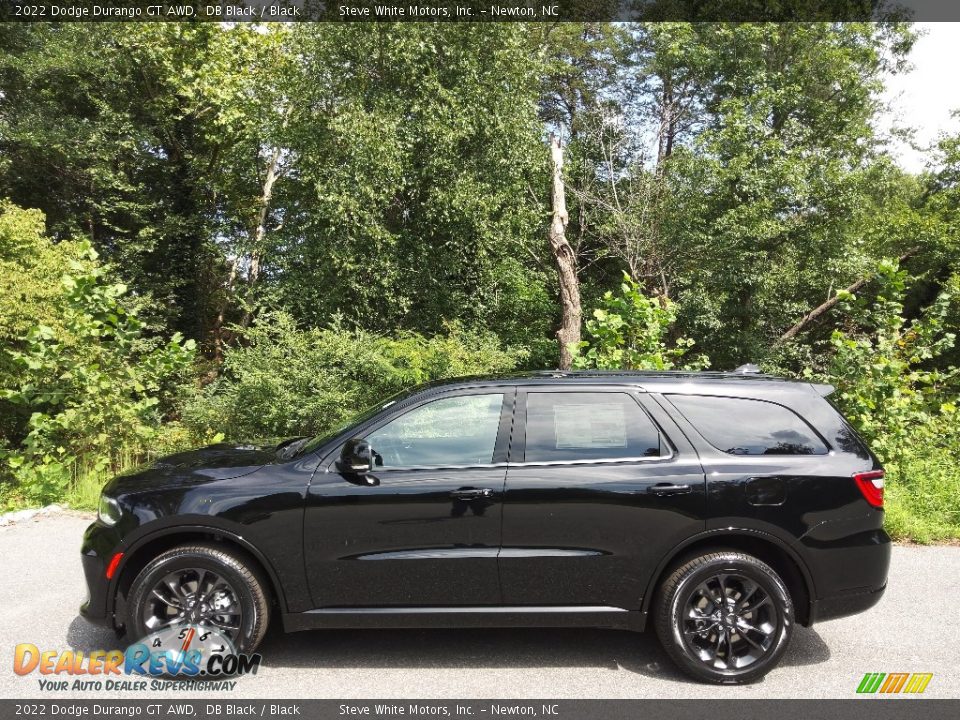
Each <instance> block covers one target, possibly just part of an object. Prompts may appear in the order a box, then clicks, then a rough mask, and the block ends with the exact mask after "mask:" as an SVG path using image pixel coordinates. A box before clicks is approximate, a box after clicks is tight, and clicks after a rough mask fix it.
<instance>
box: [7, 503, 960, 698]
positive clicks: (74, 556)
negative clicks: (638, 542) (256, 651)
mask: <svg viewBox="0 0 960 720" xmlns="http://www.w3.org/2000/svg"><path fill="white" fill-rule="evenodd" d="M90 520H91V518H90V516H87V515H82V514H78V513H69V512H55V513H52V514H46V515H38V516H35V517H33V518H29V519H21V520H19V521H17V522H14V523H12V524H8V525H6V526H0V558H2V567H3V571H4V575H5V578H6V580H5V582H3V583H2V584H0V697H2V698H16V699H23V698H38V697H45V698H47V699H48V700H50V701H54V700H56V699H65V698H70V697H73V698H87V699H103V698H108V697H124V698H138V699H147V698H154V697H161V696H165V697H170V698H176V697H189V698H192V699H196V698H197V697H200V696H202V697H209V698H214V697H225V698H226V697H232V698H240V697H250V698H344V699H346V698H368V699H372V698H384V699H386V698H450V699H452V698H511V699H520V698H558V699H559V698H704V697H706V698H738V697H748V698H851V697H855V690H856V687H857V685H858V684H859V682H860V679H861V678H862V677H863V675H864V673H867V672H888V673H889V672H917V673H919V672H926V673H933V674H934V677H933V679H932V681H931V682H930V684H929V685H928V687H927V689H926V692H925V696H926V697H940V698H945V697H947V698H960V669H958V664H960V650H958V647H960V612H958V610H957V607H958V599H960V547H945V546H939V547H911V546H897V547H896V548H895V549H894V552H893V565H892V567H891V570H890V584H889V587H888V590H887V593H886V596H885V597H884V598H883V600H882V601H881V602H880V604H879V605H878V606H876V607H875V608H873V609H872V610H870V611H868V612H867V613H864V614H862V615H857V616H854V617H850V618H843V619H840V620H832V621H829V622H825V623H822V624H819V625H817V626H816V627H814V628H802V627H798V628H797V629H796V632H795V634H794V637H793V642H792V644H791V646H790V649H789V650H788V652H787V654H786V655H785V656H784V658H783V660H782V661H781V663H780V666H779V667H778V668H777V669H775V670H773V671H772V672H771V673H770V674H769V675H767V677H766V678H764V680H762V681H761V682H758V683H755V684H753V685H748V686H741V687H714V686H707V685H701V684H698V683H696V682H693V681H690V680H688V679H687V678H686V677H685V676H683V675H681V674H680V673H679V672H678V671H677V670H675V669H674V667H673V666H672V664H671V663H670V661H669V659H668V658H667V656H666V655H665V653H664V652H663V651H662V650H661V649H660V647H659V645H658V644H657V641H656V638H655V636H654V635H653V633H646V634H635V633H628V632H619V631H611V630H539V629H529V630H526V629H525V630H512V629H507V630H481V629H471V630H389V631H384V630H316V631H309V632H302V633H295V634H291V635H284V634H283V633H282V632H281V631H280V629H279V627H276V626H274V627H272V628H271V630H270V633H269V635H268V637H267V639H266V641H265V642H264V644H263V646H262V647H261V650H260V652H261V653H262V655H263V665H262V667H261V668H260V671H259V672H258V674H257V675H256V676H247V677H243V678H240V679H239V680H238V681H237V685H236V687H235V688H234V690H233V691H232V692H229V693H203V694H202V695H201V694H200V693H197V692H191V693H187V694H186V695H185V694H184V693H182V692H167V693H149V694H143V693H129V692H122V691H115V692H106V691H100V692H95V693H91V692H84V691H69V690H68V691H53V692H42V691H41V690H40V687H39V683H38V679H39V678H41V677H42V676H40V675H39V674H37V673H33V674H31V675H27V676H23V677H21V676H18V675H16V674H15V673H14V672H13V653H14V647H15V646H16V644H17V643H24V642H29V643H33V644H34V645H37V646H38V647H39V648H40V649H41V650H47V649H51V650H53V649H55V650H67V649H74V650H84V651H90V650H96V649H111V648H115V647H118V643H117V642H116V640H115V639H114V636H113V634H112V633H111V632H110V631H107V630H104V629H103V628H99V627H97V626H93V625H90V624H89V623H87V622H86V621H85V620H83V619H82V618H80V617H78V615H77V608H78V606H79V605H80V602H81V601H82V599H83V596H84V586H83V575H82V572H81V568H80V557H79V546H80V538H81V535H82V532H83V529H84V528H85V527H86V525H87V524H88V523H89V522H90ZM4 657H5V659H4ZM67 677H68V679H70V680H71V681H72V680H73V679H74V678H70V677H69V676H67ZM906 699H907V698H904V700H906Z"/></svg>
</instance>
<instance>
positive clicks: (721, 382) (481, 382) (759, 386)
mask: <svg viewBox="0 0 960 720" xmlns="http://www.w3.org/2000/svg"><path fill="white" fill-rule="evenodd" d="M568 383H569V384H570V385H580V384H583V385H630V386H633V387H639V388H641V389H647V388H649V389H654V388H656V389H657V390H663V389H665V388H666V387H671V388H677V391H683V390H681V388H684V389H688V388H689V389H692V388H693V387H696V389H697V390H699V391H705V390H709V389H710V388H711V387H712V388H713V389H716V390H722V391H724V392H726V391H729V390H730V389H731V386H737V387H738V388H740V389H741V390H747V389H749V392H747V393H745V394H750V395H759V394H766V393H767V392H782V391H784V390H795V391H802V392H810V391H811V390H813V391H815V392H817V393H818V394H820V395H828V394H829V393H830V392H831V391H832V390H833V388H832V387H830V386H829V385H814V384H812V383H810V382H807V381H803V380H791V379H789V378H782V377H778V376H776V375H765V374H762V373H755V372H746V373H745V372H736V371H734V372H692V371H686V370H662V371H650V370H539V371H528V372H516V373H507V374H501V375H477V376H471V377H461V378H449V379H446V380H435V381H433V382H431V383H428V384H427V385H423V386H421V387H420V388H418V389H420V390H423V389H426V388H441V387H451V386H460V387H477V386H498V385H510V384H523V385H566V384H568Z"/></svg>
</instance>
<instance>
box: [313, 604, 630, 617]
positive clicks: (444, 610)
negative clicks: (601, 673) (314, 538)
mask: <svg viewBox="0 0 960 720" xmlns="http://www.w3.org/2000/svg"><path fill="white" fill-rule="evenodd" d="M628 612H630V611H629V610H627V609H626V608H620V607H612V606H610V605H490V606H487V605H480V606H469V605H464V606H462V607H450V606H440V607H367V608H353V607H330V608H316V609H315V610H307V611H306V612H304V613H303V614H304V615H453V614H458V615H464V614H468V615H473V614H477V613H480V614H484V613H487V614H503V613H518V614H519V613H524V614H526V613H628Z"/></svg>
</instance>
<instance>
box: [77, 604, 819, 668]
mask: <svg viewBox="0 0 960 720" xmlns="http://www.w3.org/2000/svg"><path fill="white" fill-rule="evenodd" d="M67 642H68V644H69V645H70V647H71V648H73V649H74V650H82V651H84V652H90V651H92V650H104V649H112V648H117V647H121V648H122V647H124V643H123V642H122V641H120V640H118V639H117V637H116V635H115V634H114V633H113V632H112V631H111V630H108V629H106V628H102V627H99V626H97V625H92V624H91V623H90V622H88V621H87V620H85V619H83V618H82V617H79V616H78V617H77V618H75V619H74V620H73V622H71V623H70V626H69V628H68V630H67ZM258 652H260V653H261V654H262V655H263V664H264V666H265V667H271V668H307V669H317V670H323V669H330V670H342V669H349V668H384V669H406V670H414V671H423V670H439V669H451V668H467V669H476V668H555V667H582V668H602V669H610V670H616V669H623V670H626V671H628V672H632V673H636V674H638V675H644V676H647V677H653V678H659V679H662V680H675V681H681V682H686V681H688V678H687V676H686V675H684V674H682V673H681V672H680V671H679V670H677V668H676V667H675V666H674V665H673V663H672V661H671V660H670V658H669V657H667V654H666V653H665V652H664V651H663V649H662V648H661V647H660V644H659V642H658V641H657V638H656V636H655V635H654V634H653V633H652V632H646V633H632V632H626V631H622V630H600V629H589V628H575V629H566V628H562V629H542V628H468V629H459V630H451V629H416V630H405V629H404V630H308V631H304V632H297V633H291V634H285V633H284V632H282V630H281V629H280V627H279V624H278V623H274V625H273V627H271V629H270V631H269V632H268V633H267V637H266V639H265V640H264V642H263V644H262V645H261V646H260V648H259V650H258ZM829 659H830V649H829V648H828V647H827V645H826V643H824V641H823V639H822V638H821V637H820V635H819V634H818V633H817V631H816V630H814V629H812V628H805V627H797V628H796V629H795V631H794V634H793V640H792V641H791V643H790V647H789V648H788V650H787V652H786V654H785V655H784V656H783V658H782V659H781V661H780V665H781V666H801V665H816V664H819V663H822V662H826V661H827V660H829Z"/></svg>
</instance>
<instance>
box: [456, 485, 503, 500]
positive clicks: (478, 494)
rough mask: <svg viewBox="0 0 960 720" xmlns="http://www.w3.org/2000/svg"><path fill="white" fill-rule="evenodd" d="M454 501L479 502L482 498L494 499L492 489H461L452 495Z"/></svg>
mask: <svg viewBox="0 0 960 720" xmlns="http://www.w3.org/2000/svg"><path fill="white" fill-rule="evenodd" d="M450 497H452V498H453V499H454V500H479V499H480V498H492V497H493V490H491V489H490V488H460V489H459V490H454V491H453V492H451V493H450Z"/></svg>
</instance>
